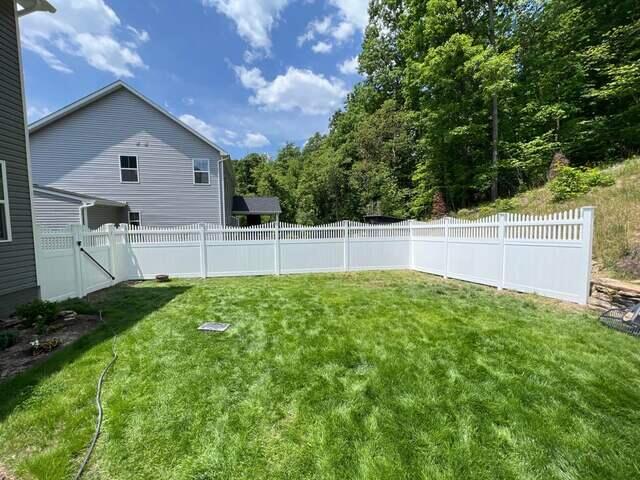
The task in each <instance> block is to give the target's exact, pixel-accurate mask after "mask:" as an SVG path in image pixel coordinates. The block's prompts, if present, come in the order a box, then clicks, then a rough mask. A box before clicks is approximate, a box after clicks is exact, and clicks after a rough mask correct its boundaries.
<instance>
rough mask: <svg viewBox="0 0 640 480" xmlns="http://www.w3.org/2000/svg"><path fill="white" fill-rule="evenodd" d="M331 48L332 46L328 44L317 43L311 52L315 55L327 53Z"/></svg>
mask: <svg viewBox="0 0 640 480" xmlns="http://www.w3.org/2000/svg"><path fill="white" fill-rule="evenodd" d="M331 48H332V45H331V44H330V43H327V42H318V43H316V44H315V45H314V46H313V47H311V50H313V51H314V52H316V53H329V52H330V51H331Z"/></svg>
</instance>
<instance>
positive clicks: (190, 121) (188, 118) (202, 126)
mask: <svg viewBox="0 0 640 480" xmlns="http://www.w3.org/2000/svg"><path fill="white" fill-rule="evenodd" d="M180 121H181V122H184V123H186V124H187V125H189V126H190V127H191V128H193V129H194V130H195V131H196V132H198V133H200V134H201V135H204V136H205V137H207V138H208V139H209V140H212V141H215V128H214V127H213V125H209V124H208V123H207V122H205V121H204V120H200V119H199V118H198V117H194V116H193V115H191V114H189V113H185V114H184V115H180Z"/></svg>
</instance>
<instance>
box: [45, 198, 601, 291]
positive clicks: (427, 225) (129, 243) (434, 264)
mask: <svg viewBox="0 0 640 480" xmlns="http://www.w3.org/2000/svg"><path fill="white" fill-rule="evenodd" d="M592 235H593V208H592V207H585V208H583V209H581V210H575V211H571V212H562V213H557V214H552V215H547V216H543V217H535V216H522V215H512V214H499V215H495V216H491V217H487V218H483V219H479V220H474V221H467V220H460V219H453V218H443V219H439V220H435V221H432V222H415V221H405V222H399V223H395V224H391V225H367V224H362V223H357V222H349V221H344V222H336V223H332V224H327V225H318V226H304V225H295V224H287V223H277V222H274V223H269V224H265V225H258V226H252V227H223V226H220V225H207V224H197V225H183V226H175V227H127V226H123V227H120V228H115V227H114V226H113V225H107V226H104V227H101V228H100V229H98V230H94V231H89V230H87V229H86V228H85V227H82V226H70V227H69V228H66V229H57V230H52V229H44V228H39V229H38V231H37V238H36V243H37V246H38V248H37V254H38V256H37V258H38V275H39V281H40V285H41V292H42V297H43V298H46V299H52V300H60V299H62V298H67V297H73V296H84V295H86V294H87V293H90V292H93V291H96V290H99V289H101V288H105V287H108V286H110V285H113V284H115V283H118V282H121V281H124V280H136V279H150V278H154V277H155V276H156V275H158V274H168V275H170V276H173V277H202V278H206V277H216V276H233V275H280V274H290V273H307V272H339V271H355V270H381V269H413V270H418V271H421V272H428V273H432V274H436V275H442V276H444V277H451V278H458V279H461V280H466V281H470V282H476V283H481V284H485V285H492V286H495V287H497V288H508V289H512V290H517V291H521V292H530V293H537V294H540V295H545V296H549V297H554V298H559V299H562V300H568V301H572V302H577V303H586V302H587V298H588V296H589V284H590V274H591V248H592V244H591V242H592ZM111 276H113V277H114V278H111Z"/></svg>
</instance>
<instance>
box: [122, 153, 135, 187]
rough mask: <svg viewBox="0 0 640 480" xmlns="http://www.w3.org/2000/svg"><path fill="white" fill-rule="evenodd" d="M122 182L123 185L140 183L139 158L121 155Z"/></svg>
mask: <svg viewBox="0 0 640 480" xmlns="http://www.w3.org/2000/svg"><path fill="white" fill-rule="evenodd" d="M120 181H121V182H122V183H139V179H138V157H136V156H135V155H120Z"/></svg>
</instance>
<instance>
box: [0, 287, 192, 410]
mask: <svg viewBox="0 0 640 480" xmlns="http://www.w3.org/2000/svg"><path fill="white" fill-rule="evenodd" d="M189 288H190V287H188V286H171V285H163V286H153V287H146V286H145V287H142V288H135V287H132V286H131V285H128V284H121V285H118V286H115V287H113V288H109V289H107V290H104V291H102V292H99V293H98V294H96V295H94V298H95V300H93V301H92V303H94V304H95V305H96V306H97V307H98V308H99V309H101V310H102V315H103V319H104V321H105V324H104V325H101V326H99V327H98V328H97V329H96V330H94V331H93V332H91V333H89V334H87V335H85V336H84V337H81V338H79V339H78V340H76V341H75V342H73V343H72V344H71V345H68V346H67V347H65V348H63V349H62V350H59V351H57V352H56V353H54V354H53V355H52V356H51V357H49V358H48V359H47V360H45V361H44V362H43V363H40V364H38V365H35V366H34V367H33V368H31V369H30V370H27V371H25V372H23V373H20V374H18V375H17V376H15V377H13V378H10V379H8V380H5V381H3V382H0V421H3V420H4V419H5V418H6V417H8V416H9V415H10V414H11V412H12V411H13V410H14V409H15V408H16V407H18V406H19V405H20V404H22V403H23V402H25V401H27V400H28V399H29V397H30V395H31V392H32V391H33V389H34V388H35V387H37V386H38V384H39V383H40V382H41V381H42V380H44V379H46V378H47V377H49V376H50V375H52V374H54V373H56V372H58V371H59V370H61V369H63V368H64V367H65V366H66V365H68V364H70V363H73V362H74V361H75V360H76V359H78V358H79V357H81V356H82V355H83V354H84V353H85V352H86V351H88V350H90V349H91V348H93V347H95V346H96V345H99V344H101V343H103V342H105V341H110V340H111V338H113V335H114V333H115V334H117V335H120V334H121V333H123V332H125V331H126V330H128V329H129V328H131V327H132V326H133V325H135V324H136V323H137V322H138V321H139V320H141V319H142V318H144V317H145V316H147V315H149V314H150V313H152V312H154V311H156V310H159V309H161V308H162V307H164V306H165V305H166V304H167V303H168V302H170V301H171V300H172V299H174V298H175V297H177V296H179V295H181V294H182V293H184V292H186V291H187V290H188V289H189Z"/></svg>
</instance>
